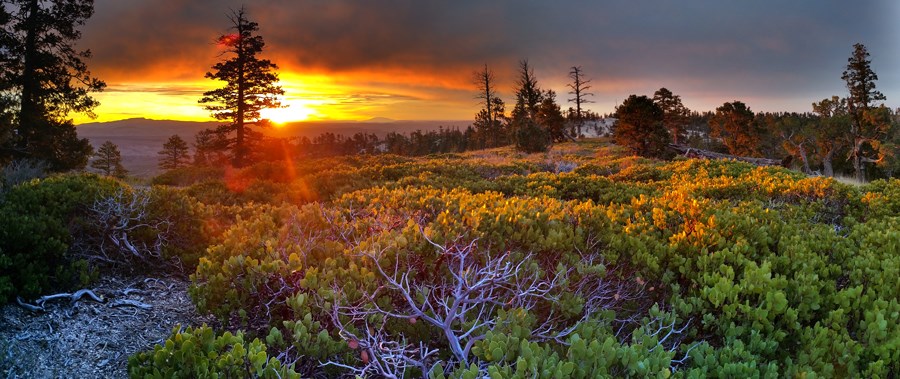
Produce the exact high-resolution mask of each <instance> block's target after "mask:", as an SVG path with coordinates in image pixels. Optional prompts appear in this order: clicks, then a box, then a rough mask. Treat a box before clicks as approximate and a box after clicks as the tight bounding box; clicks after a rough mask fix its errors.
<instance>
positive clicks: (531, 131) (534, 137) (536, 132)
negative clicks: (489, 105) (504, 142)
mask: <svg viewBox="0 0 900 379" xmlns="http://www.w3.org/2000/svg"><path fill="white" fill-rule="evenodd" d="M516 86H517V88H516V105H515V107H514V108H513V110H512V116H511V120H510V129H511V130H512V131H513V136H514V137H515V140H516V148H517V149H519V150H522V151H524V152H527V153H536V152H543V151H547V149H549V147H550V133H549V132H548V131H547V129H546V128H544V127H543V126H542V125H541V124H539V122H538V120H537V116H538V112H539V110H540V107H541V102H542V101H543V100H544V93H543V92H542V91H541V88H540V87H539V86H538V82H537V78H536V77H535V76H534V70H533V69H532V68H531V67H530V66H529V65H528V61H527V60H522V61H520V62H519V79H518V80H516Z"/></svg>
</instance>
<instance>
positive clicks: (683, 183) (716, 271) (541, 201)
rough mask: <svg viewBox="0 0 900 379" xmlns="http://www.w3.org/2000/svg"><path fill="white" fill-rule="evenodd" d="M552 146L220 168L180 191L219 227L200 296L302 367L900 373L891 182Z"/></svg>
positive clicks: (417, 371) (199, 273)
mask: <svg viewBox="0 0 900 379" xmlns="http://www.w3.org/2000/svg"><path fill="white" fill-rule="evenodd" d="M555 154H558V155H557V156H554V157H553V158H552V159H553V160H554V161H559V162H568V163H570V164H571V165H572V166H573V167H574V169H572V170H558V169H556V168H554V167H551V166H550V165H548V164H547V163H546V159H547V157H545V156H537V155H519V154H517V153H516V152H515V151H514V150H512V149H496V150H491V151H479V152H472V153H463V154H453V155H442V156H429V157H423V158H404V157H398V156H391V155H379V156H359V157H334V158H327V159H311V160H306V161H302V162H292V163H291V164H288V163H277V162H268V163H261V164H257V165H254V166H251V167H248V168H246V169H243V170H238V171H235V172H232V173H227V174H225V175H224V177H223V178H222V179H221V181H219V182H208V183H217V184H215V186H209V187H204V188H205V189H201V187H199V186H197V187H192V188H190V189H189V190H188V191H187V193H189V194H190V193H194V194H196V195H197V197H196V198H197V199H198V200H199V201H200V202H201V204H199V205H198V206H199V209H201V211H202V213H199V214H198V215H197V216H194V217H202V218H204V219H213V220H218V221H216V225H211V224H207V223H204V224H203V230H204V233H209V235H210V237H209V238H208V239H207V240H206V242H198V244H203V243H208V244H209V248H208V249H207V250H206V251H205V253H203V254H202V256H201V257H200V258H199V264H198V265H197V268H196V271H195V272H194V274H193V275H192V281H193V286H192V288H191V290H190V292H191V296H192V298H193V299H194V300H195V302H196V304H197V306H198V309H199V310H200V311H201V312H204V313H209V314H212V315H215V316H216V317H217V318H218V319H219V320H220V321H221V322H222V325H223V326H224V328H225V330H229V331H234V330H238V329H240V330H243V331H244V332H246V333H247V334H248V335H252V336H255V337H259V338H260V339H263V338H265V340H266V345H267V347H268V349H269V351H273V352H277V353H278V356H279V359H280V360H281V361H282V362H293V368H294V369H295V370H297V371H298V372H300V373H303V374H304V375H309V376H317V375H318V376H329V377H337V376H353V375H360V376H363V377H365V376H391V375H396V376H403V375H405V376H421V375H426V376H429V377H434V378H440V377H455V378H459V377H484V376H495V377H516V376H527V377H547V378H550V377H560V376H563V377H565V376H568V377H594V376H597V375H600V376H614V377H622V376H639V377H646V376H664V377H665V376H674V377H734V376H740V377H756V376H782V375H787V376H807V377H808V376H812V375H816V376H824V377H858V376H859V377H876V376H877V377H890V376H891V375H893V374H894V373H896V372H897V371H898V370H900V366H898V362H900V357H898V356H897V354H898V350H897V349H896V341H897V340H898V338H900V334H898V333H900V328H898V326H897V324H896V323H893V322H891V320H893V319H895V318H896V314H897V312H900V303H898V302H897V298H898V295H900V294H898V293H897V290H896V289H897V288H900V285H898V283H897V278H898V277H900V273H898V272H897V271H896V269H894V267H900V262H897V259H898V257H897V255H896V253H895V251H897V246H900V241H897V240H896V239H897V238H898V236H897V235H896V234H897V233H894V232H893V231H894V230H898V229H900V225H898V223H900V220H898V219H897V217H896V212H897V209H900V200H898V199H900V197H898V196H900V190H898V188H900V186H898V185H897V183H896V180H889V181H876V182H873V183H872V184H870V185H867V186H863V187H858V188H857V187H850V186H845V185H842V184H840V183H837V182H835V181H834V180H832V179H829V178H821V177H807V176H805V175H802V174H800V173H797V172H792V171H788V170H784V169H781V168H774V167H756V166H753V165H750V164H746V163H739V162H731V161H709V160H689V159H679V160H675V161H672V162H660V161H654V160H650V159H646V158H639V157H634V156H630V155H627V154H625V150H624V149H622V148H620V147H616V146H611V145H608V144H607V143H605V142H598V141H591V142H584V143H578V144H575V143H563V144H560V145H558V146H557V147H556V148H555ZM169 190H171V191H178V190H176V189H169ZM290 193H293V195H290V196H289V195H287V194H290ZM260 200H265V203H266V204H265V205H260V203H258V201H260ZM205 201H210V202H211V203H207V204H202V203H203V202H205ZM218 201H223V203H217V202H218ZM512 268H515V269H512ZM513 273H514V274H513ZM484 278H491V279H490V280H487V279H485V280H481V279H484ZM461 280H462V282H461ZM461 283H469V285H468V286H464V285H463V286H461ZM529 289H530V290H529ZM467 294H468V295H467ZM466 296H471V297H466ZM466 298H471V299H476V298H484V299H490V301H486V302H478V301H475V302H473V303H472V304H469V305H467V303H466V302H465V301H462V300H461V299H466ZM453 304H457V305H458V306H457V307H453ZM451 309H456V310H457V311H451ZM453 312H456V313H453ZM470 341H471V343H470ZM457 343H458V346H457ZM273 355H274V353H273ZM282 358H283V359H282Z"/></svg>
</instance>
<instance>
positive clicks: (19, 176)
mask: <svg viewBox="0 0 900 379" xmlns="http://www.w3.org/2000/svg"><path fill="white" fill-rule="evenodd" d="M46 170H47V164H46V163H44V162H42V161H35V160H32V159H20V160H17V161H12V162H10V163H9V164H7V165H6V166H4V167H3V168H2V169H0V194H2V193H3V192H5V191H6V190H7V189H9V188H12V187H15V186H17V185H19V184H21V183H24V182H27V181H30V180H32V179H40V178H43V177H44V176H45V175H46Z"/></svg>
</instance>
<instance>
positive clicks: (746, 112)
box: [709, 101, 762, 157]
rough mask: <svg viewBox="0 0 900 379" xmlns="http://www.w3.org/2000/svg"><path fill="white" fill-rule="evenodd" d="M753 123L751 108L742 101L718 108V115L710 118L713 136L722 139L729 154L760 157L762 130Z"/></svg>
mask: <svg viewBox="0 0 900 379" xmlns="http://www.w3.org/2000/svg"><path fill="white" fill-rule="evenodd" d="M753 121H754V118H753V112H752V111H750V108H749V107H747V105H746V104H744V103H742V102H740V101H733V102H730V103H725V104H723V105H722V106H721V107H718V108H716V114H715V115H714V116H713V117H712V118H710V120H709V125H710V129H711V130H712V136H713V137H715V138H721V139H722V142H724V143H725V146H726V147H728V152H729V153H731V154H733V155H738V156H742V157H756V156H759V155H760V153H759V147H760V145H761V141H762V130H761V129H760V127H759V125H758V124H756V123H755V122H753Z"/></svg>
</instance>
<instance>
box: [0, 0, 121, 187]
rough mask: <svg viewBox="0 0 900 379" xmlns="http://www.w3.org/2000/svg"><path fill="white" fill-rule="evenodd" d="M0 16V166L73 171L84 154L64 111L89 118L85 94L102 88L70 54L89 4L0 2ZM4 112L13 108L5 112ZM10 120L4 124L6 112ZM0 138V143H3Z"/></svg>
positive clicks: (88, 0) (78, 0)
mask: <svg viewBox="0 0 900 379" xmlns="http://www.w3.org/2000/svg"><path fill="white" fill-rule="evenodd" d="M4 4H9V5H10V7H8V8H5V7H4V11H3V12H2V13H0V25H2V32H0V75H2V80H0V82H2V83H3V84H0V91H3V92H4V93H5V94H7V97H6V99H4V100H3V101H0V105H2V106H4V107H6V109H4V111H3V114H6V115H7V117H2V119H3V120H4V121H6V122H4V123H3V124H0V127H4V128H6V129H7V131H6V132H0V142H3V140H4V139H5V142H6V143H5V145H4V146H2V150H0V152H2V153H0V161H2V160H4V159H9V158H33V159H40V160H45V161H47V162H48V163H49V165H50V168H51V169H53V170H57V171H63V170H68V169H73V168H81V167H84V165H85V164H86V163H87V158H88V157H89V156H90V154H91V151H92V150H91V146H90V143H88V141H87V140H86V139H79V138H78V136H77V134H76V133H75V126H74V125H73V124H72V121H71V120H69V119H67V118H66V117H67V115H68V114H69V113H71V112H76V113H86V114H88V115H89V116H93V113H92V110H93V109H94V108H95V107H96V106H97V105H98V102H97V101H96V100H95V99H94V98H92V97H91V96H90V95H89V93H90V92H94V91H100V90H102V89H103V88H104V87H105V86H106V84H105V83H103V82H102V81H100V80H98V79H96V78H94V77H93V76H91V73H90V72H89V71H88V69H87V65H86V64H85V63H84V59H86V58H89V57H90V56H91V53H90V51H87V50H85V51H77V50H75V48H74V45H75V43H76V42H77V41H78V39H80V38H81V32H80V31H79V30H78V27H79V26H81V25H84V23H85V21H86V20H87V19H88V18H89V17H90V16H91V15H92V14H93V12H94V3H93V1H92V0H53V1H39V0H7V1H4ZM10 99H12V100H10ZM10 107H12V108H13V109H12V110H11V109H10ZM10 113H11V114H14V117H13V118H12V119H14V122H9V121H10V117H8V115H9V114H10ZM4 135H5V138H4Z"/></svg>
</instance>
